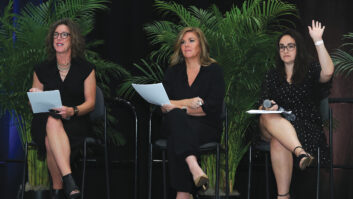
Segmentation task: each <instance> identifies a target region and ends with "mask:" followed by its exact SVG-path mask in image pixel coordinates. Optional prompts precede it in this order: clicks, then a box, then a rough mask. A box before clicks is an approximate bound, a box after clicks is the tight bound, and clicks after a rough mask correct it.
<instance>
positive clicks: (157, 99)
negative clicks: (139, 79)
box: [132, 83, 170, 106]
mask: <svg viewBox="0 0 353 199" xmlns="http://www.w3.org/2000/svg"><path fill="white" fill-rule="evenodd" d="M132 87H134V89H135V90H136V91H137V92H138V94H140V95H141V97H142V98H143V99H145V100H146V101H147V102H149V103H151V104H155V105H158V106H162V105H164V104H170V101H169V98H168V95H167V93H166V92H165V89H164V86H163V84H162V83H158V84H132Z"/></svg>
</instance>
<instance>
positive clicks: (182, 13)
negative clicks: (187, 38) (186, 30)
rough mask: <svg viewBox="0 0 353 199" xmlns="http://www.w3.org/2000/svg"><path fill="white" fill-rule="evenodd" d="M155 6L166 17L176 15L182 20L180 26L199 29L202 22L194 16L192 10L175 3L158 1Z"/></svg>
mask: <svg viewBox="0 0 353 199" xmlns="http://www.w3.org/2000/svg"><path fill="white" fill-rule="evenodd" d="M155 6H156V7H157V9H159V10H161V11H163V12H164V13H163V14H164V15H167V14H172V15H176V16H177V17H178V18H179V19H180V24H182V26H184V27H185V26H191V27H198V26H199V25H200V21H199V20H197V18H196V17H195V16H193V15H192V13H191V12H190V10H188V9H187V8H185V7H184V6H182V5H180V4H177V3H175V2H165V1H158V0H157V1H155Z"/></svg>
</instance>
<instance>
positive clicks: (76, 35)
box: [46, 18, 85, 59]
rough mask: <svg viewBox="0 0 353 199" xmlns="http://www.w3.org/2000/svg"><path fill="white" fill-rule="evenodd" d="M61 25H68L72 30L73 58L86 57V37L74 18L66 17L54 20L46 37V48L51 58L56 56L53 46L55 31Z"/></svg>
mask: <svg viewBox="0 0 353 199" xmlns="http://www.w3.org/2000/svg"><path fill="white" fill-rule="evenodd" d="M59 25H66V26H67V27H68V28H69V30H70V38H71V58H76V57H80V58H83V57H84V51H85V39H84V37H83V36H82V34H81V31H80V28H79V25H78V24H77V23H76V22H74V21H73V20H72V19H69V18H64V19H60V20H58V21H56V22H54V23H53V24H52V25H51V26H50V28H49V31H48V34H47V38H46V48H47V53H48V58H49V59H54V58H55V54H56V51H55V48H54V46H53V41H54V32H55V30H56V28H57V27H58V26H59Z"/></svg>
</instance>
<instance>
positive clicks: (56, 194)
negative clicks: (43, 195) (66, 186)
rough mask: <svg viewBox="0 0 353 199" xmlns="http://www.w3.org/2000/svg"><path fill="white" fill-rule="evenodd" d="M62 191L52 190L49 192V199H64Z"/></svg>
mask: <svg viewBox="0 0 353 199" xmlns="http://www.w3.org/2000/svg"><path fill="white" fill-rule="evenodd" d="M65 198H66V197H65V195H64V191H63V189H53V190H52V191H51V199H65Z"/></svg>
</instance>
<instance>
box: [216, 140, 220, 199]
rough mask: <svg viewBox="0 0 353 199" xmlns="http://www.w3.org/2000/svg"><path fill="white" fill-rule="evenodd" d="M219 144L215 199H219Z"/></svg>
mask: <svg viewBox="0 0 353 199" xmlns="http://www.w3.org/2000/svg"><path fill="white" fill-rule="evenodd" d="M219 156H220V152H219V144H217V154H216V190H215V198H216V199H219V167H220V166H219Z"/></svg>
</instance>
